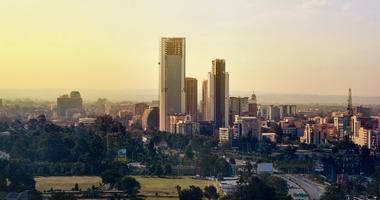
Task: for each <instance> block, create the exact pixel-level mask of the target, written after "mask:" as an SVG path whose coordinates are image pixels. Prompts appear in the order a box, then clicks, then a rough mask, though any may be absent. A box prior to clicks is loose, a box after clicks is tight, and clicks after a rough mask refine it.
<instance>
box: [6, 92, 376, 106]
mask: <svg viewBox="0 0 380 200" xmlns="http://www.w3.org/2000/svg"><path fill="white" fill-rule="evenodd" d="M72 90H75V89H14V90H12V89H0V98H3V99H24V98H29V99H36V100H51V101H55V99H56V98H57V97H58V96H60V95H62V94H68V93H70V91H72ZM79 91H80V93H81V95H82V97H83V98H84V100H85V101H95V100H96V99H98V98H107V99H109V100H111V101H146V102H148V101H152V100H158V90H156V89H145V90H95V89H80V90H79ZM230 94H231V96H247V97H249V96H250V95H251V91H231V92H230ZM256 95H257V99H258V102H259V103H262V104H286V103H289V104H341V105H345V104H346V103H347V96H344V95H312V94H279V93H265V92H260V91H258V92H256ZM199 97H201V95H200V94H199ZM199 100H200V99H199ZM353 102H354V104H363V105H366V104H377V105H379V104H380V96H373V97H368V96H353Z"/></svg>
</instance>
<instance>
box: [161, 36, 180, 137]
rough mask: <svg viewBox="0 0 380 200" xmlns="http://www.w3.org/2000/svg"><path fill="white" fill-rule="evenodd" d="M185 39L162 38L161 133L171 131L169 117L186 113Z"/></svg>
mask: <svg viewBox="0 0 380 200" xmlns="http://www.w3.org/2000/svg"><path fill="white" fill-rule="evenodd" d="M185 47H186V42H185V38H161V48H160V62H159V65H160V80H159V87H160V92H159V96H160V131H169V116H170V115H172V114H175V113H184V112H185V57H186V48H185Z"/></svg>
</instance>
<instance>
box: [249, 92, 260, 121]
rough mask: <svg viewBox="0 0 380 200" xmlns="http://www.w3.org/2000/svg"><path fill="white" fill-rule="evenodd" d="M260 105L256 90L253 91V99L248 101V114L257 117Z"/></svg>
mask: <svg viewBox="0 0 380 200" xmlns="http://www.w3.org/2000/svg"><path fill="white" fill-rule="evenodd" d="M257 112H258V106H257V98H256V94H255V92H253V93H252V96H251V99H250V100H249V101H248V115H249V116H252V117H257Z"/></svg>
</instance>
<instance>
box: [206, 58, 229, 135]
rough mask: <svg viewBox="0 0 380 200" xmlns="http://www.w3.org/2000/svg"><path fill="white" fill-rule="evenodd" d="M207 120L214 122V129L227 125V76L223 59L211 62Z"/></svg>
mask: <svg viewBox="0 0 380 200" xmlns="http://www.w3.org/2000/svg"><path fill="white" fill-rule="evenodd" d="M208 83H209V88H208V89H209V95H208V101H209V103H210V104H209V106H210V108H209V113H210V115H209V119H208V120H210V121H214V122H215V128H220V127H228V125H229V74H228V73H227V72H226V63H225V60H223V59H215V60H213V61H212V71H211V72H209V80H208Z"/></svg>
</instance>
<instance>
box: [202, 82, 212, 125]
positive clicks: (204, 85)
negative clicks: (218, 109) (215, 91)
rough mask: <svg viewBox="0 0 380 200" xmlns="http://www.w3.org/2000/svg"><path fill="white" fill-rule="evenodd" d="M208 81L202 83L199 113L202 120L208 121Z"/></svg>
mask: <svg viewBox="0 0 380 200" xmlns="http://www.w3.org/2000/svg"><path fill="white" fill-rule="evenodd" d="M208 87H209V85H208V80H204V81H203V82H202V101H201V111H202V120H205V121H210V101H209V89H208Z"/></svg>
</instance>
